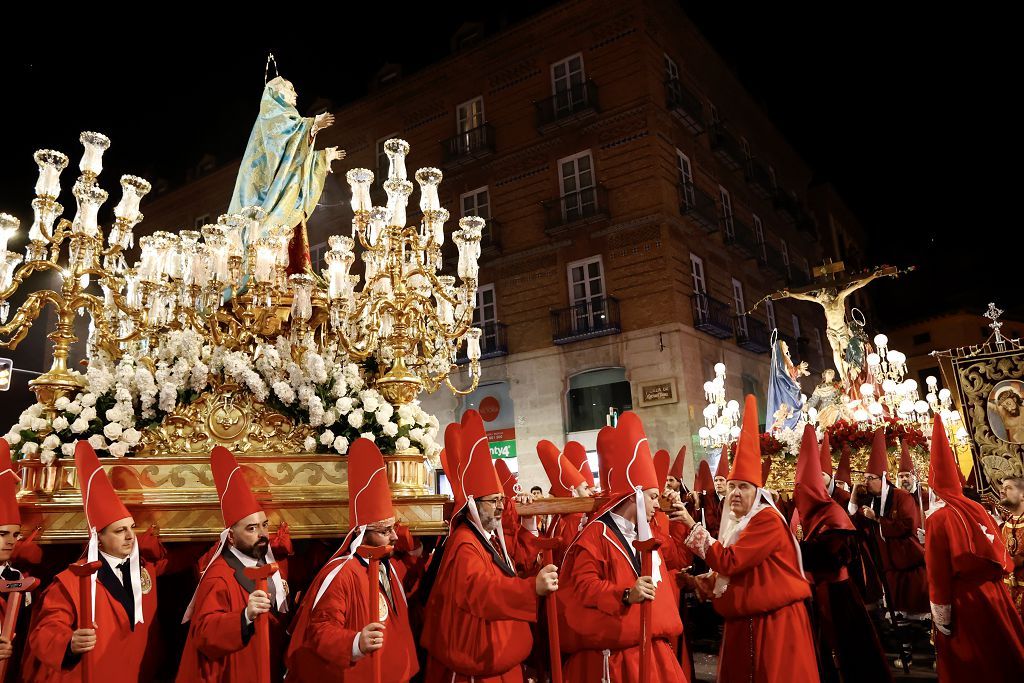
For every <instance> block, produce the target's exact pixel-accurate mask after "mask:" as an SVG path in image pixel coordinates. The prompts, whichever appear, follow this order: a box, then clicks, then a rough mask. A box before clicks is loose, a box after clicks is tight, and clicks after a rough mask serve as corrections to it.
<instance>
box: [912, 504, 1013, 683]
mask: <svg viewBox="0 0 1024 683" xmlns="http://www.w3.org/2000/svg"><path fill="white" fill-rule="evenodd" d="M927 523H928V528H927V533H926V534H925V549H926V551H927V559H928V587H929V593H930V597H931V602H932V613H933V615H934V616H935V621H936V623H946V624H948V623H951V624H952V629H951V630H952V635H950V636H947V635H945V634H943V633H941V632H940V631H939V630H938V629H936V631H935V650H936V655H937V670H938V674H939V680H941V681H1009V680H1018V679H1019V678H1020V675H1021V672H1022V671H1024V623H1021V618H1020V615H1019V614H1017V611H1016V610H1015V609H1014V606H1013V602H1012V601H1011V600H1010V594H1009V592H1008V591H1007V589H1006V585H1005V584H1004V583H1003V582H1002V578H1003V572H1004V570H1005V569H1006V565H1008V564H1009V563H1007V562H1005V561H1004V565H1003V566H1000V565H998V564H996V563H995V562H992V561H989V560H986V559H983V558H981V557H979V556H977V555H974V554H972V553H970V552H967V551H966V548H967V543H968V541H967V535H966V531H965V529H964V527H963V525H964V520H963V517H961V516H960V515H958V514H957V512H956V511H954V510H952V509H950V508H949V507H948V506H947V507H942V508H939V509H938V510H936V511H935V512H933V513H932V514H931V516H930V517H928V521H927ZM987 533H990V534H991V533H998V532H997V531H996V529H994V528H990V529H988V532H987Z"/></svg>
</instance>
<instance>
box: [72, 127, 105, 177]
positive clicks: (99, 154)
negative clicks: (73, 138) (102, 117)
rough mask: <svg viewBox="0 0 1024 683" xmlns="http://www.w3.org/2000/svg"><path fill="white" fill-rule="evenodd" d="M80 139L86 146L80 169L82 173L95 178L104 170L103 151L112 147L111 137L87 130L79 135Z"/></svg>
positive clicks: (79, 165)
mask: <svg viewBox="0 0 1024 683" xmlns="http://www.w3.org/2000/svg"><path fill="white" fill-rule="evenodd" d="M78 140H79V142H81V143H82V146H83V147H84V148H85V151H84V152H83V153H82V161H81V162H79V164H78V169H79V170H80V171H81V172H82V175H84V176H86V177H91V178H95V177H96V176H98V175H99V174H100V172H101V171H102V170H103V153H104V152H105V151H107V148H109V147H110V138H108V137H107V136H106V135H103V134H102V133H94V132H92V131H85V132H84V133H82V134H81V135H79V136H78Z"/></svg>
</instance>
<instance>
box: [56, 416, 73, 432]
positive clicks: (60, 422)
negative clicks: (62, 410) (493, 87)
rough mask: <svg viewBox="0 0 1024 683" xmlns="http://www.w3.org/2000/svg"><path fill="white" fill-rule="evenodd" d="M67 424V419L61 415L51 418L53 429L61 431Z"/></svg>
mask: <svg viewBox="0 0 1024 683" xmlns="http://www.w3.org/2000/svg"><path fill="white" fill-rule="evenodd" d="M69 424H70V423H69V422H68V419H67V418H66V417H64V416H63V415H59V416H57V417H55V418H53V429H54V430H55V431H58V432H62V431H64V430H65V429H67V428H68V425H69Z"/></svg>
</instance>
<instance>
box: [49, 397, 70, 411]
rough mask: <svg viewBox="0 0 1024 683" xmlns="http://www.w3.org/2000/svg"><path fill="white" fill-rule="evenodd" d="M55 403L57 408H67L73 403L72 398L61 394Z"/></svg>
mask: <svg viewBox="0 0 1024 683" xmlns="http://www.w3.org/2000/svg"><path fill="white" fill-rule="evenodd" d="M53 405H54V406H56V407H57V410H67V409H68V406H69V405H71V399H70V398H68V397H67V396H61V397H60V398H58V399H57V401H56V402H55V403H54V404H53Z"/></svg>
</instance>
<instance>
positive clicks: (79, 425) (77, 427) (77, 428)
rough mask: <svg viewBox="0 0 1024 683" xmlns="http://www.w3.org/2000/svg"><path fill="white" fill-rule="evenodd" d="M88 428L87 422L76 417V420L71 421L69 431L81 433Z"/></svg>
mask: <svg viewBox="0 0 1024 683" xmlns="http://www.w3.org/2000/svg"><path fill="white" fill-rule="evenodd" d="M88 428H89V423H88V422H86V421H85V420H83V419H82V418H78V419H77V420H75V421H74V422H72V423H71V431H73V432H74V433H75V434H81V433H82V432H84V431H85V430H86V429H88Z"/></svg>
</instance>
